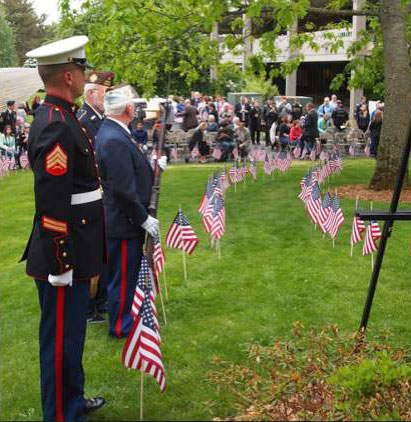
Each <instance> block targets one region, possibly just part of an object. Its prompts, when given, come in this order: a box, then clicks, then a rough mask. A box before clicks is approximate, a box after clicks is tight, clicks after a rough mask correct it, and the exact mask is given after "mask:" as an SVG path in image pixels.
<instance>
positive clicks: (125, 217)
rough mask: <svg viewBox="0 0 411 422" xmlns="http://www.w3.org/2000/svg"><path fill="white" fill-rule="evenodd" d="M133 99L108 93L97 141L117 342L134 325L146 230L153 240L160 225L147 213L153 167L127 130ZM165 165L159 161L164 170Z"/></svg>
mask: <svg viewBox="0 0 411 422" xmlns="http://www.w3.org/2000/svg"><path fill="white" fill-rule="evenodd" d="M133 100H134V96H133V94H132V92H131V90H129V87H128V86H125V87H121V88H117V89H113V90H112V91H110V92H107V94H106V96H105V100H104V108H105V111H106V116H107V117H106V119H105V120H104V122H103V124H102V125H101V128H100V130H99V131H98V134H97V138H96V152H97V162H98V165H99V169H100V176H101V179H102V185H103V190H104V197H103V201H104V209H105V217H106V230H107V238H108V251H109V265H108V267H109V276H108V308H109V335H110V336H113V337H117V338H121V337H126V336H127V335H128V333H129V331H130V329H131V327H132V325H133V318H132V316H131V307H132V303H133V298H134V292H135V287H136V282H137V276H138V271H139V267H140V262H141V257H142V253H143V243H144V239H145V230H146V231H147V232H148V233H149V234H150V235H152V236H155V235H156V234H157V233H158V221H157V220H156V219H155V218H153V217H151V216H150V215H149V214H148V205H149V202H150V196H151V189H152V184H153V169H152V166H151V164H150V162H149V161H148V159H147V158H146V156H145V155H144V153H143V152H142V151H141V150H140V148H139V146H138V145H137V144H136V142H135V141H134V140H133V138H132V136H131V133H130V130H129V129H128V125H129V123H130V122H131V121H132V119H133V118H134V105H133V102H134V101H133ZM166 162H167V158H166V157H165V156H163V157H161V159H160V160H159V165H160V167H161V168H162V169H165V166H166Z"/></svg>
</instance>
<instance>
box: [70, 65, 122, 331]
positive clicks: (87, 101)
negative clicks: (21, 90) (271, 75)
mask: <svg viewBox="0 0 411 422" xmlns="http://www.w3.org/2000/svg"><path fill="white" fill-rule="evenodd" d="M114 76H115V75H114V73H113V72H108V71H104V72H102V71H94V70H90V71H88V72H86V81H85V82H86V83H85V86H84V104H83V106H82V107H81V108H80V109H79V110H78V111H77V113H76V116H77V118H78V120H79V121H80V123H81V125H82V126H83V127H84V128H85V129H86V130H87V134H88V136H89V137H90V139H91V140H92V142H93V144H94V142H95V139H96V135H97V132H98V130H99V129H100V126H101V124H102V123H103V119H104V116H103V114H104V94H105V92H106V90H107V88H110V87H112V86H113V82H114ZM107 310H108V309H107V268H104V270H103V272H102V273H101V275H100V279H99V280H98V283H96V285H94V284H93V285H91V286H90V302H89V306H88V310H87V322H88V323H97V322H104V321H105V319H104V318H103V317H102V316H101V314H104V313H106V312H107Z"/></svg>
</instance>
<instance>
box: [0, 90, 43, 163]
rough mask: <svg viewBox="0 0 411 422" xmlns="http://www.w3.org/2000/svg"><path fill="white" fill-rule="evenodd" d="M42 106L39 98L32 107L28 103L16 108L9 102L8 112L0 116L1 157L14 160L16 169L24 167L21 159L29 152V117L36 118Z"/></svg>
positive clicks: (7, 104) (12, 102) (36, 97)
mask: <svg viewBox="0 0 411 422" xmlns="http://www.w3.org/2000/svg"><path fill="white" fill-rule="evenodd" d="M40 105H41V100H40V97H39V96H35V97H34V98H33V101H32V104H31V107H30V106H29V104H28V103H27V102H25V103H20V104H19V105H18V107H16V102H15V101H14V100H7V102H6V110H5V111H3V112H2V113H1V114H0V156H1V158H2V159H3V158H9V159H14V163H15V164H14V165H15V168H21V167H22V166H21V162H20V157H21V155H22V154H23V153H26V152H27V142H28V135H29V131H30V123H29V122H28V116H29V115H31V116H34V115H35V113H36V110H37V109H38V107H39V106H40Z"/></svg>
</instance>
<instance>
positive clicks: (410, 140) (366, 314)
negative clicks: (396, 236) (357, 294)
mask: <svg viewBox="0 0 411 422" xmlns="http://www.w3.org/2000/svg"><path fill="white" fill-rule="evenodd" d="M410 150H411V121H410V122H409V124H408V131H407V142H406V144H405V146H404V152H403V156H402V162H401V166H400V168H399V169H398V176H397V183H396V186H395V191H394V194H393V196H392V200H391V206H390V214H394V213H395V212H396V211H397V208H398V202H399V200H400V195H401V191H402V187H403V184H404V179H405V175H406V173H407V167H408V158H409V155H410ZM394 220H395V217H391V218H390V219H389V220H387V221H386V222H385V223H384V229H383V233H382V236H381V242H380V246H379V248H378V254H377V259H376V261H375V266H374V271H373V273H372V276H371V282H370V287H369V288H368V296H367V301H366V302H365V306H364V311H363V315H362V319H361V324H360V331H361V332H362V333H364V332H365V330H366V329H367V324H368V319H369V318H370V313H371V308H372V304H373V300H374V294H375V290H376V288H377V283H378V277H379V275H380V270H381V265H382V261H383V258H384V253H385V247H386V246H387V241H388V237H389V236H390V234H391V230H392V226H393V225H394Z"/></svg>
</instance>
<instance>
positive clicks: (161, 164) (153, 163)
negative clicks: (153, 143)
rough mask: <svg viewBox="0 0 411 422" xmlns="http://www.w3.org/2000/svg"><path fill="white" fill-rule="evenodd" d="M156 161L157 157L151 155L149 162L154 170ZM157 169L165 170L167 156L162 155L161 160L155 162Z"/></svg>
mask: <svg viewBox="0 0 411 422" xmlns="http://www.w3.org/2000/svg"><path fill="white" fill-rule="evenodd" d="M156 160H157V155H153V158H152V161H151V167H153V169H154V165H155V162H156ZM157 162H158V165H159V167H160V168H161V170H163V171H164V170H165V169H166V168H167V156H166V155H162V156H161V158H159V159H158V160H157Z"/></svg>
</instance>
